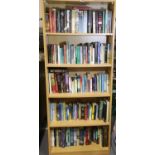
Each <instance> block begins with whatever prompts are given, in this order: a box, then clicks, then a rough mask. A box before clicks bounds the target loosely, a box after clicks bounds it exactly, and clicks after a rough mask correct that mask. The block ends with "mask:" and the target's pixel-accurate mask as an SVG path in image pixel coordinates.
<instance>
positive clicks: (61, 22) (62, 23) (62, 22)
mask: <svg viewBox="0 0 155 155" xmlns="http://www.w3.org/2000/svg"><path fill="white" fill-rule="evenodd" d="M64 17H65V16H64V10H61V11H60V32H64Z"/></svg>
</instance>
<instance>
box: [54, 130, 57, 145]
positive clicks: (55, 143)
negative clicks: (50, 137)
mask: <svg viewBox="0 0 155 155" xmlns="http://www.w3.org/2000/svg"><path fill="white" fill-rule="evenodd" d="M54 137H55V138H54V146H56V145H57V139H56V129H54Z"/></svg>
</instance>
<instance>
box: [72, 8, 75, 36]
mask: <svg viewBox="0 0 155 155" xmlns="http://www.w3.org/2000/svg"><path fill="white" fill-rule="evenodd" d="M72 33H75V10H72Z"/></svg>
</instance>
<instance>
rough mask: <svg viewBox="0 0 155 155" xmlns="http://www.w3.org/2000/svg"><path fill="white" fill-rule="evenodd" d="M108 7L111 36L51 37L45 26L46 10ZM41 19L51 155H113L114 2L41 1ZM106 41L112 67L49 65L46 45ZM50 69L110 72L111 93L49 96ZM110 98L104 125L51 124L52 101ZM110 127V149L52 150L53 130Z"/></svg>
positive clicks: (83, 122) (98, 122)
mask: <svg viewBox="0 0 155 155" xmlns="http://www.w3.org/2000/svg"><path fill="white" fill-rule="evenodd" d="M105 3H107V4H108V7H109V8H110V9H111V10H113V17H112V18H113V19H112V33H89V34H87V33H50V32H46V22H45V10H46V7H56V6H61V7H64V8H65V6H66V5H72V6H74V5H94V6H97V7H100V6H101V5H104V4H105ZM41 4H42V6H41V10H42V17H43V36H44V57H45V76H46V105H47V128H48V152H49V155H51V154H52V155H73V154H74V155H109V154H110V139H111V138H110V137H111V136H110V135H111V109H112V84H113V57H114V40H115V38H114V37H115V35H114V34H115V0H42V3H41ZM105 37H106V40H107V41H108V42H109V43H111V47H112V48H111V50H112V52H111V53H112V55H111V62H110V63H109V64H94V65H92V64H59V65H58V64H50V63H48V52H47V42H52V43H60V42H62V41H70V42H72V43H75V44H77V43H86V42H93V41H100V42H102V41H103V40H104V39H105ZM49 68H55V69H58V68H67V69H68V70H71V71H72V70H76V71H78V70H80V71H87V70H89V71H96V70H99V71H103V70H107V71H108V74H109V77H110V80H109V83H110V89H109V93H100V92H95V93H54V94H49V90H48V88H49V84H48V69H49ZM105 97H107V98H109V100H110V105H109V122H108V123H105V122H104V121H102V120H78V121H73V120H71V121H63V122H62V121H55V122H50V109H49V101H50V99H59V98H61V99H65V100H68V99H82V100H83V99H86V100H87V99H89V100H92V99H94V100H95V99H97V98H105ZM105 125H106V126H109V132H108V134H109V135H108V138H109V140H108V147H102V146H101V145H99V144H95V143H93V144H91V145H84V146H70V147H65V148H62V147H55V148H52V147H51V135H50V130H51V129H53V128H58V127H83V126H85V127H87V126H105Z"/></svg>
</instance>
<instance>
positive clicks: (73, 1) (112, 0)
mask: <svg viewBox="0 0 155 155" xmlns="http://www.w3.org/2000/svg"><path fill="white" fill-rule="evenodd" d="M47 2H49V3H52V2H72V3H77V2H87V3H89V2H90V3H97V2H102V3H112V2H115V0H47Z"/></svg>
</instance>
